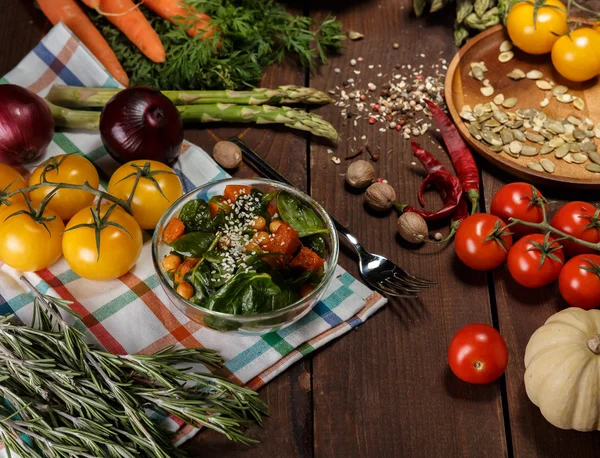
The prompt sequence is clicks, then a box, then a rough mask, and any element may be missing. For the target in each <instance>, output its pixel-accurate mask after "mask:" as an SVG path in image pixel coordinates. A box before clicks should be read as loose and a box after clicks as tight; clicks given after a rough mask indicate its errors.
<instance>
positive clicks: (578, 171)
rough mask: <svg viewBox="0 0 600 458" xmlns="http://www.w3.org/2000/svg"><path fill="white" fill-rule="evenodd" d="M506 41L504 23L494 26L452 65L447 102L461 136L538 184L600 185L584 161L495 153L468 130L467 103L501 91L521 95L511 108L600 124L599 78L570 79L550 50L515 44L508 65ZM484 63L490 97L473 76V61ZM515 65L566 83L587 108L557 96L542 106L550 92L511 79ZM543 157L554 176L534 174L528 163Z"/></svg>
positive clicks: (484, 100)
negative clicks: (503, 56)
mask: <svg viewBox="0 0 600 458" xmlns="http://www.w3.org/2000/svg"><path fill="white" fill-rule="evenodd" d="M507 39H508V35H507V34H506V30H505V28H504V27H503V26H501V25H498V26H495V27H492V28H491V29H488V30H486V31H485V32H483V33H480V34H479V35H477V36H476V37H475V38H473V39H471V40H469V42H467V44H466V45H465V46H464V47H462V48H461V49H460V51H459V52H458V53H457V54H456V56H454V59H453V60H452V62H451V63H450V67H449V68H448V73H447V75H446V83H445V85H446V89H445V92H446V103H447V104H448V109H449V111H450V115H451V116H452V119H453V120H454V122H455V123H456V125H457V126H458V128H459V130H460V133H461V135H462V136H463V138H464V139H465V140H466V141H467V143H468V144H469V145H470V146H471V147H472V148H473V149H474V150H475V151H477V152H478V153H479V154H481V155H482V156H483V157H485V158H486V159H488V160H489V161H491V162H492V163H494V164H495V165H497V166H498V167H500V168H501V169H503V170H506V171H507V172H509V173H511V174H513V175H515V176H517V177H518V178H520V179H522V180H525V181H528V182H531V183H536V184H549V185H554V186H565V185H566V186H569V187H577V188H582V189H600V174H595V173H592V172H588V171H587V170H586V169H585V167H584V165H583V164H569V163H567V162H565V161H563V160H561V159H557V158H555V157H554V154H553V153H550V154H547V155H545V156H539V155H538V156H536V157H533V158H532V157H523V156H521V157H519V158H518V159H515V158H513V157H512V156H510V155H508V154H506V153H504V152H501V153H495V152H493V151H491V150H490V149H489V148H488V147H487V146H486V145H485V144H483V143H481V142H479V141H478V140H476V139H475V138H473V137H471V135H470V134H469V131H468V127H467V125H466V124H465V122H464V121H463V120H462V119H461V118H460V116H459V113H460V111H461V108H462V107H463V105H470V106H471V107H474V106H475V105H477V104H478V103H487V102H490V101H492V100H493V98H494V96H496V95H497V94H500V93H501V94H504V96H505V97H506V98H508V97H517V99H518V103H517V106H516V107H514V108H512V109H508V110H506V111H511V112H514V111H516V110H517V109H523V108H535V109H537V110H542V111H544V112H545V113H546V114H547V115H548V117H550V118H555V119H557V118H566V117H567V116H570V115H573V116H577V117H578V118H580V119H583V118H585V117H588V118H590V119H591V120H592V121H594V125H597V124H598V123H600V82H598V77H596V78H595V79H593V80H591V81H586V82H585V83H573V82H570V81H566V80H565V79H564V78H562V77H561V76H560V75H559V74H558V73H557V72H556V71H555V70H554V68H553V66H552V62H551V59H550V55H549V54H548V55H545V56H531V55H528V54H525V53H523V52H522V51H520V50H518V49H516V48H513V52H514V53H515V56H514V58H513V59H512V60H511V61H509V62H507V63H501V62H500V61H499V60H498V54H499V50H498V48H499V47H500V44H501V43H502V42H503V41H504V40H507ZM480 61H484V62H485V63H486V66H487V68H488V71H487V72H486V73H485V77H486V78H488V79H489V80H490V83H491V85H492V86H493V87H494V89H495V91H494V94H493V95H492V96H491V97H485V96H483V95H482V94H481V92H480V88H481V86H482V83H481V82H480V81H478V80H476V79H474V78H472V77H470V76H469V71H470V64H471V62H480ZM515 68H519V69H521V70H523V71H524V72H525V73H527V72H528V71H530V70H533V69H537V70H540V71H541V72H542V73H543V74H544V79H548V80H550V81H553V82H555V83H556V84H562V85H564V86H567V87H568V88H569V92H570V93H572V94H573V95H575V96H577V97H580V98H581V99H583V100H584V101H585V109H584V110H583V111H579V110H577V109H576V108H575V107H574V106H573V104H572V103H569V104H565V103H560V102H559V101H558V100H556V98H555V97H550V99H551V100H550V104H549V105H548V106H547V107H545V108H542V107H541V106H540V102H541V101H542V100H543V99H544V98H545V96H546V91H543V90H541V89H539V88H538V87H537V86H536V84H535V81H532V80H529V79H527V78H525V79H522V80H520V81H513V80H512V79H510V78H508V77H507V76H506V74H507V73H510V72H511V71H512V70H513V69H515ZM594 141H595V142H596V144H600V142H599V141H598V139H594ZM537 146H538V147H539V146H540V145H537ZM542 157H545V158H547V159H550V160H551V161H552V162H554V164H555V167H556V170H555V172H554V173H553V174H549V173H541V172H535V171H533V170H531V169H529V168H528V167H527V165H526V164H527V162H530V161H539V160H540V159H541V158H542Z"/></svg>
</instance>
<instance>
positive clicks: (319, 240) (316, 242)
mask: <svg viewBox="0 0 600 458" xmlns="http://www.w3.org/2000/svg"><path fill="white" fill-rule="evenodd" d="M302 244H303V245H304V246H305V247H307V248H310V249H311V250H313V251H314V252H315V253H317V254H318V255H319V256H320V257H322V258H324V257H325V238H324V237H323V235H322V234H313V235H309V236H308V237H306V238H304V239H303V240H302Z"/></svg>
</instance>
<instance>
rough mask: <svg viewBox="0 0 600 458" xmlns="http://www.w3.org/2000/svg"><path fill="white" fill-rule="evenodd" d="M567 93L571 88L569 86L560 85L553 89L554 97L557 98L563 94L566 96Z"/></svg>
mask: <svg viewBox="0 0 600 458" xmlns="http://www.w3.org/2000/svg"><path fill="white" fill-rule="evenodd" d="M567 92H569V88H568V87H567V86H562V85H558V86H554V89H552V95H553V96H555V97H557V96H559V95H561V94H566V93H567Z"/></svg>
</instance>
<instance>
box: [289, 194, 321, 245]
mask: <svg viewBox="0 0 600 458" xmlns="http://www.w3.org/2000/svg"><path fill="white" fill-rule="evenodd" d="M277 211H278V212H279V215H280V216H281V219H283V220H284V221H285V222H286V223H288V224H289V225H290V226H292V228H293V229H295V230H296V231H298V234H299V236H300V237H306V236H308V235H312V234H322V233H327V228H326V227H325V225H324V224H323V221H321V219H320V218H319V217H318V216H317V214H316V213H315V212H314V211H313V209H312V208H310V207H308V206H306V205H304V204H303V203H302V202H300V201H299V200H298V199H296V198H295V197H294V196H292V195H291V194H289V193H287V192H280V193H279V196H277Z"/></svg>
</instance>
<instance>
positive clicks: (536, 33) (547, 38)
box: [506, 0, 568, 54]
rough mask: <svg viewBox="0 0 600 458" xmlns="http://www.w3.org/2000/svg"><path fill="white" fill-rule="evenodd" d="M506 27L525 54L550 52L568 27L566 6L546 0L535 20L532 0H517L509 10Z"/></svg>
mask: <svg viewBox="0 0 600 458" xmlns="http://www.w3.org/2000/svg"><path fill="white" fill-rule="evenodd" d="M506 29H507V31H508V35H509V36H510V39H511V41H512V42H513V44H514V45H515V46H516V47H517V48H519V49H521V50H523V51H525V52H526V53H528V54H546V53H549V52H550V51H551V50H552V45H553V44H554V43H555V42H556V40H558V37H559V36H561V35H564V34H565V33H567V31H568V26H567V8H566V7H565V5H564V4H563V3H562V2H560V1H559V0H545V2H544V6H542V7H541V8H539V9H538V11H537V18H536V19H535V23H534V5H533V2H520V3H516V4H514V5H513V6H512V8H511V9H510V11H509V13H508V18H507V19H506Z"/></svg>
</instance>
